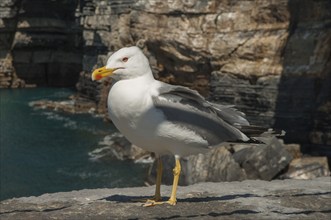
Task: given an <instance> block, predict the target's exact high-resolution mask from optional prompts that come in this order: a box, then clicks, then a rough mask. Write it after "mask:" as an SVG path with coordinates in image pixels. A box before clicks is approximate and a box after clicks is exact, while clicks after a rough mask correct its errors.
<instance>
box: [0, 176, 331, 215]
mask: <svg viewBox="0 0 331 220" xmlns="http://www.w3.org/2000/svg"><path fill="white" fill-rule="evenodd" d="M170 190H171V187H170V186H162V188H161V192H162V195H165V196H168V195H169V194H170ZM153 193H154V187H153V186H151V187H136V188H122V189H94V190H80V191H73V192H60V193H55V194H45V195H42V196H39V197H26V198H16V199H11V200H5V201H2V202H1V203H0V218H1V219H2V220H11V219H15V220H16V219H26V220H29V219H215V218H217V219H298V220H299V219H300V220H302V219H330V218H331V209H330V199H331V191H330V177H323V178H317V179H314V180H309V181H307V180H276V181H256V180H255V181H252V180H249V181H243V182H231V183H201V184H195V185H192V186H188V187H179V188H178V191H177V195H178V197H177V198H178V203H177V205H176V206H171V207H170V206H169V205H160V206H155V207H148V208H144V207H141V205H142V204H143V203H142V202H135V201H136V200H139V199H142V198H146V197H151V196H152V195H153ZM165 199H166V198H165Z"/></svg>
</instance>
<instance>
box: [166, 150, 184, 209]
mask: <svg viewBox="0 0 331 220" xmlns="http://www.w3.org/2000/svg"><path fill="white" fill-rule="evenodd" d="M180 170H181V166H180V160H179V157H177V156H176V166H175V168H174V169H173V172H174V182H173V184H172V191H171V196H170V199H169V200H168V201H167V203H168V204H170V205H176V203H177V199H176V195H177V186H178V180H179V175H180Z"/></svg>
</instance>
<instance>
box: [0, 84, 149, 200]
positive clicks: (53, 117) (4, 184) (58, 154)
mask: <svg viewBox="0 0 331 220" xmlns="http://www.w3.org/2000/svg"><path fill="white" fill-rule="evenodd" d="M72 93H73V91H71V90H70V89H54V88H36V89H14V90H7V89H2V90H0V101H1V109H0V177H1V179H0V180H1V182H0V200H3V199H8V198H12V197H21V196H36V195H41V194H43V193H52V192H59V191H71V190H79V189H87V188H103V187H127V186H141V185H143V181H144V178H145V176H146V165H139V164H134V163H132V162H123V161H117V160H115V159H114V160H108V161H106V162H95V161H91V160H90V159H89V156H88V153H89V152H91V151H93V150H94V149H96V148H98V142H99V141H101V140H102V139H103V137H104V136H105V135H106V134H111V133H112V132H114V131H115V129H114V127H112V126H111V124H109V123H105V122H103V120H102V119H100V118H93V117H91V116H89V115H71V114H66V113H59V112H52V111H49V110H33V108H32V107H30V106H29V102H31V101H35V100H40V99H50V100H62V99H65V98H66V97H68V96H69V95H70V94H72Z"/></svg>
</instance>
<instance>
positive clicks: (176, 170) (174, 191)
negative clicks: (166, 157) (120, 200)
mask: <svg viewBox="0 0 331 220" xmlns="http://www.w3.org/2000/svg"><path fill="white" fill-rule="evenodd" d="M159 169H161V170H162V164H161V165H160V166H158V171H159ZM180 170H181V166H180V160H179V157H178V156H176V165H175V168H174V169H173V173H174V182H173V184H172V190H171V195H170V199H169V200H168V201H166V202H161V201H159V202H158V201H157V200H155V201H153V200H152V201H150V202H148V201H147V203H146V204H145V205H144V206H145V207H150V206H155V205H161V204H164V203H167V204H170V205H176V203H177V199H176V195H177V186H178V181H179V175H180ZM161 173H162V171H161ZM158 178H159V179H158ZM158 182H159V184H160V185H161V175H159V172H158V174H157V178H156V188H155V198H157V195H158V194H159V193H160V187H159V186H158ZM160 198H161V196H160Z"/></svg>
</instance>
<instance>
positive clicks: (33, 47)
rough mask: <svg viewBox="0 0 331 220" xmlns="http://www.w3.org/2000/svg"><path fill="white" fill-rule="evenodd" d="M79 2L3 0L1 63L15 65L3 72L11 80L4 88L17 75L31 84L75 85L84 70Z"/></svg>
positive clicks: (0, 24)
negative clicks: (78, 10) (5, 62)
mask: <svg viewBox="0 0 331 220" xmlns="http://www.w3.org/2000/svg"><path fill="white" fill-rule="evenodd" d="M78 2H79V1H43V0H38V1H27V0H5V1H1V10H2V13H1V16H0V18H1V20H0V28H1V34H0V38H1V45H2V46H1V48H0V53H1V57H0V60H1V62H3V61H5V60H6V61H7V63H8V62H10V63H11V68H9V70H7V69H8V68H7V69H4V70H2V71H1V73H0V74H2V75H6V77H7V83H2V87H9V86H11V85H12V84H13V82H12V81H13V78H15V75H14V74H16V75H17V77H19V78H21V79H24V81H25V82H26V83H28V84H37V85H48V86H73V85H75V83H76V82H77V80H78V76H79V72H80V71H81V69H82V68H81V66H82V53H81V42H82V41H81V35H82V34H81V29H80V28H79V20H77V19H78V18H77V16H76V14H75V12H76V9H77V7H78V6H79V5H78ZM1 81H3V80H2V79H1Z"/></svg>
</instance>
